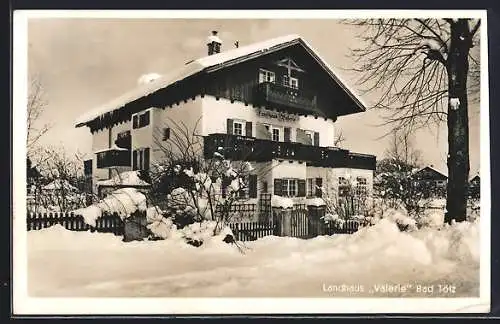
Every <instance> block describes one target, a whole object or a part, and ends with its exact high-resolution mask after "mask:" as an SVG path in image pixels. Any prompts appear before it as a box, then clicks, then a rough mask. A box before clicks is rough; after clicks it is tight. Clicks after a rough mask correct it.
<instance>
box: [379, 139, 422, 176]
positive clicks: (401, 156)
mask: <svg viewBox="0 0 500 324" xmlns="http://www.w3.org/2000/svg"><path fill="white" fill-rule="evenodd" d="M385 155H386V158H389V159H391V160H393V161H395V162H398V163H401V164H402V165H406V166H409V167H411V168H414V167H418V166H420V165H421V152H420V151H419V150H417V149H415V148H414V145H413V138H412V133H411V132H409V131H405V130H401V131H399V132H394V133H393V134H392V138H391V141H390V143H389V148H388V149H387V150H386V151H385Z"/></svg>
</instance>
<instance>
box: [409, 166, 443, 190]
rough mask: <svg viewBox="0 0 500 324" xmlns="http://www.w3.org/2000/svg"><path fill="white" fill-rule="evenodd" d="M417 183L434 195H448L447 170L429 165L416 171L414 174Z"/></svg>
mask: <svg viewBox="0 0 500 324" xmlns="http://www.w3.org/2000/svg"><path fill="white" fill-rule="evenodd" d="M413 178H414V179H415V184H416V185H417V186H418V187H419V188H421V189H422V190H423V192H427V193H428V194H429V195H432V196H439V197H444V196H446V186H447V184H448V176H447V175H446V174H445V172H443V171H440V170H438V169H436V168H434V166H433V165H429V166H426V167H423V168H421V169H420V170H418V171H416V172H415V173H414V175H413Z"/></svg>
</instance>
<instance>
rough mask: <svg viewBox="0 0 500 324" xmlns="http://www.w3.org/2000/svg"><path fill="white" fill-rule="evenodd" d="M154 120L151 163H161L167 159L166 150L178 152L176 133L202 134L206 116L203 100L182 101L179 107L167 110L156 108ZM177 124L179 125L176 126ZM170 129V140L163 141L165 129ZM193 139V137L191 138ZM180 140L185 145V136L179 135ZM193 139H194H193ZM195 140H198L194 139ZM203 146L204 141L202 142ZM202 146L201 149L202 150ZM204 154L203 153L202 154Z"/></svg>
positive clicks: (199, 98)
mask: <svg viewBox="0 0 500 324" xmlns="http://www.w3.org/2000/svg"><path fill="white" fill-rule="evenodd" d="M152 115H153V119H152V121H153V122H152V129H151V131H152V133H151V134H150V135H149V136H150V138H149V142H148V143H149V145H150V146H149V147H151V161H154V160H156V161H159V160H161V159H164V158H165V155H166V154H165V150H176V151H178V149H177V146H176V145H174V144H173V141H175V140H176V136H175V135H174V132H177V133H178V134H181V133H182V132H184V131H187V132H189V133H190V134H194V135H201V134H202V123H203V119H204V118H205V116H203V118H202V115H203V111H202V98H201V97H200V96H197V97H196V98H195V99H194V100H193V99H189V100H188V101H187V102H184V101H181V102H180V103H179V105H173V106H172V107H166V108H165V109H160V108H154V109H153V114H152ZM175 124H177V125H175ZM166 127H169V128H170V139H168V140H166V141H163V129H164V128H166ZM190 137H191V136H190ZM178 138H179V140H181V141H183V142H184V143H185V142H186V140H184V136H182V135H179V136H178ZM191 138H192V137H191ZM194 140H197V139H196V138H194ZM200 144H202V141H200ZM201 148H202V146H200V147H199V149H201ZM200 153H202V152H200Z"/></svg>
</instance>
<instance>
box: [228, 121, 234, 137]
mask: <svg viewBox="0 0 500 324" xmlns="http://www.w3.org/2000/svg"><path fill="white" fill-rule="evenodd" d="M227 133H228V134H232V133H233V120H232V119H230V118H228V119H227Z"/></svg>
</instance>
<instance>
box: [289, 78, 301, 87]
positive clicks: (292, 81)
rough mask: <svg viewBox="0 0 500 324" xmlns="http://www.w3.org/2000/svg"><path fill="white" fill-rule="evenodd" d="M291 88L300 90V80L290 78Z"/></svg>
mask: <svg viewBox="0 0 500 324" xmlns="http://www.w3.org/2000/svg"><path fill="white" fill-rule="evenodd" d="M289 86H290V88H294V89H298V88H299V79H297V78H292V77H291V78H290V84H289Z"/></svg>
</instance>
